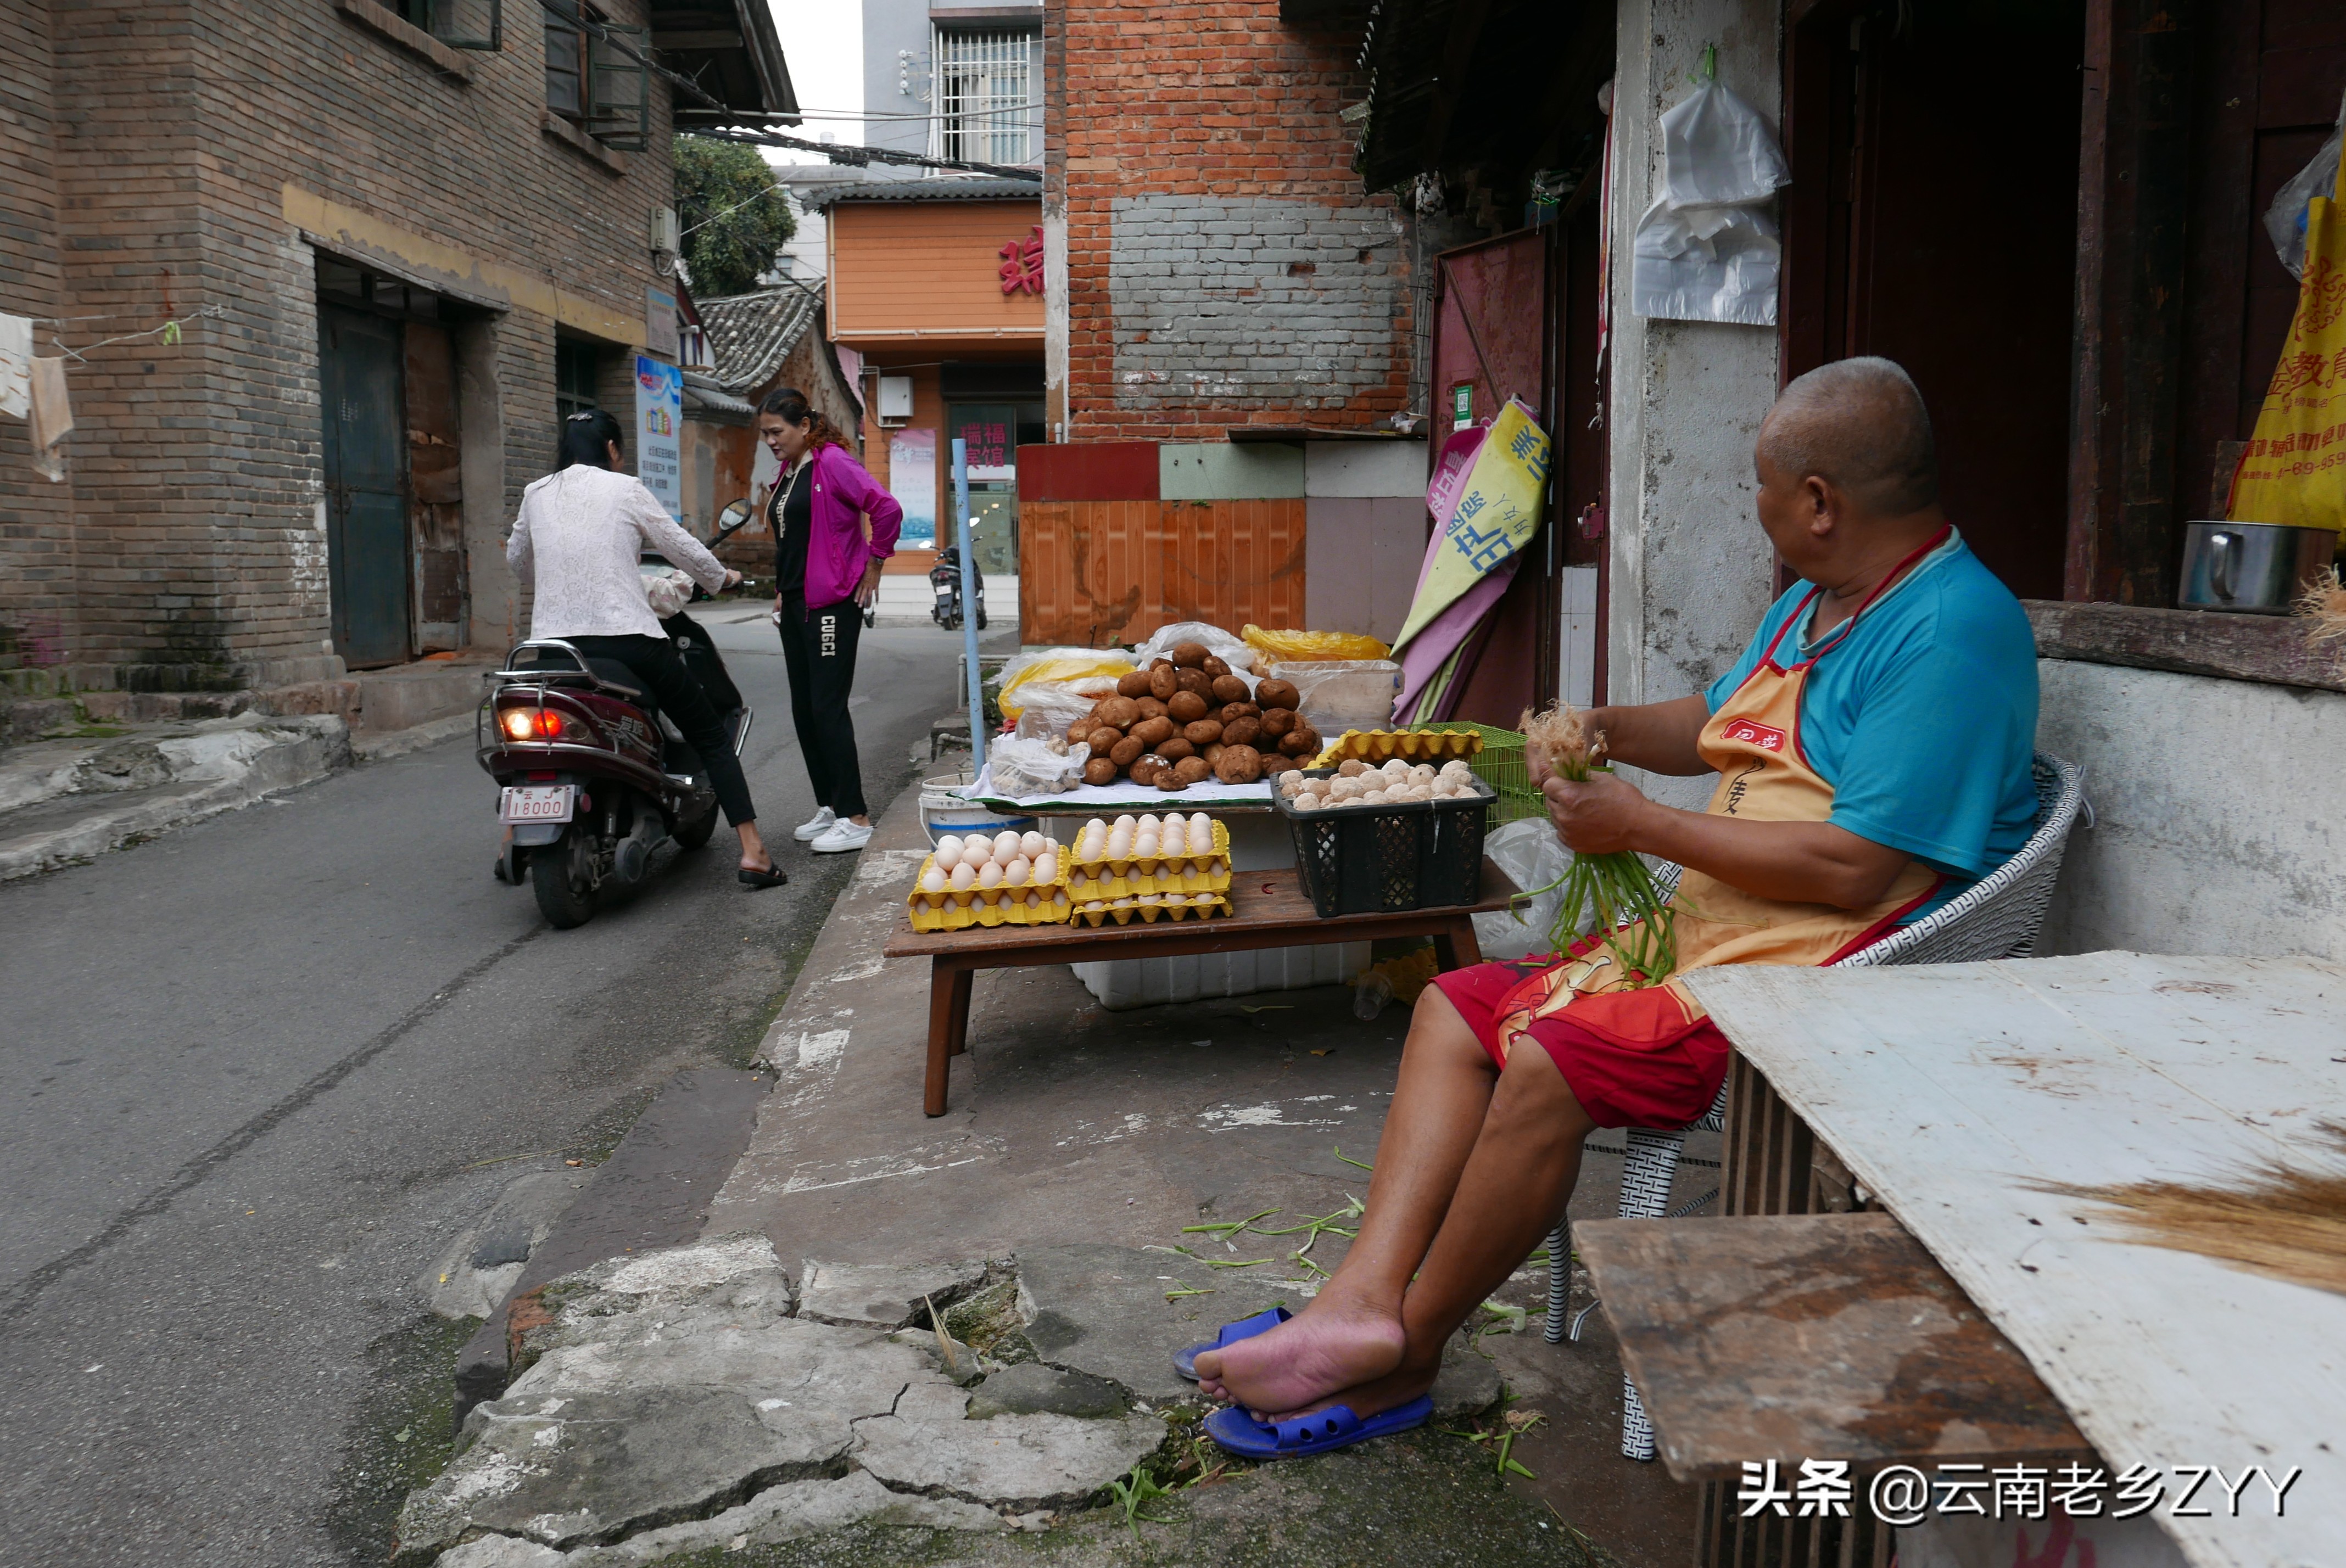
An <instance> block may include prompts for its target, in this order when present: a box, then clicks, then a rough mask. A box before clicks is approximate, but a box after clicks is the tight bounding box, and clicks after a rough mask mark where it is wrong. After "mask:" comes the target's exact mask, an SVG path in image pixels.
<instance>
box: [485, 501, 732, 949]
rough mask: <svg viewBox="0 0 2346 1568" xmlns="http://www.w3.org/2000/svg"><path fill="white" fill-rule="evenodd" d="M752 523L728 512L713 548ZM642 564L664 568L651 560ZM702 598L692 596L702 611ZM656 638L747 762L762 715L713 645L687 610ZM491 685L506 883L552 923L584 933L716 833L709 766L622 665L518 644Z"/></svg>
mask: <svg viewBox="0 0 2346 1568" xmlns="http://www.w3.org/2000/svg"><path fill="white" fill-rule="evenodd" d="M736 507H738V508H739V514H740V515H739V519H738V520H736V519H735V516H734V513H735V508H736ZM749 519H750V508H749V505H748V504H747V503H745V502H737V503H735V504H734V506H729V507H728V508H726V512H725V514H724V521H725V522H727V523H729V524H730V526H727V527H721V528H720V529H719V532H718V534H717V536H716V537H715V538H714V539H712V540H710V541H709V544H710V545H711V547H712V548H713V547H714V546H715V545H719V544H722V543H723V542H724V541H725V539H726V538H727V537H728V536H729V535H731V534H733V533H735V532H737V531H738V530H739V528H740V527H741V526H742V525H743V524H746V523H747V522H748V521H749ZM639 564H640V565H641V566H642V567H643V569H645V570H647V571H659V570H663V569H665V568H666V567H667V565H668V563H667V562H666V561H665V560H663V559H662V558H661V557H659V556H658V555H653V554H649V553H647V554H646V555H643V556H642V557H641V559H640V563H639ZM707 597H709V596H708V595H707V594H706V593H704V592H701V591H699V589H696V590H695V591H694V593H693V598H694V600H695V601H699V600H702V599H706V598H707ZM660 630H661V631H663V632H665V633H667V634H668V637H669V638H670V639H671V640H672V641H673V642H674V643H675V644H676V646H677V649H678V652H679V653H680V654H681V655H682V656H683V657H684V662H685V667H687V668H688V669H689V670H690V671H691V672H692V675H693V678H694V679H696V680H698V681H699V683H700V687H701V689H702V690H703V691H705V692H707V693H708V694H709V702H710V704H711V705H712V706H714V707H715V708H716V709H717V711H718V712H719V715H720V716H721V717H722V718H723V719H724V723H725V732H726V738H727V740H728V742H729V744H730V745H731V746H732V748H733V751H734V754H735V755H736V756H739V754H740V751H741V748H742V747H743V745H744V744H746V743H747V742H748V740H749V738H750V722H751V720H752V719H753V718H755V717H756V715H755V714H754V713H753V711H752V710H751V709H750V706H749V704H748V703H746V702H744V701H743V700H742V699H741V694H740V691H739V689H738V688H737V687H735V686H734V684H733V678H732V677H731V675H730V674H729V673H728V672H727V670H726V668H725V661H724V659H723V658H722V657H720V656H719V654H718V651H717V647H716V645H715V644H714V643H712V642H710V641H709V634H708V632H707V631H706V630H705V629H703V627H702V626H700V624H699V622H697V621H695V620H694V619H693V618H692V617H691V616H688V615H687V614H685V613H684V612H683V611H682V610H679V611H678V612H677V613H676V614H675V615H673V616H668V618H667V619H665V620H663V621H661V622H660ZM484 678H485V679H486V680H487V682H488V684H489V691H488V695H487V696H486V697H484V699H483V700H482V703H481V708H480V712H479V714H478V716H477V718H476V719H475V722H474V742H475V749H474V755H475V756H476V757H477V758H478V759H479V761H480V764H481V767H482V768H483V769H484V770H485V771H486V772H487V773H488V775H489V776H490V777H491V778H493V779H495V780H496V781H497V784H498V786H499V788H498V791H497V820H498V821H500V822H502V823H504V824H505V825H506V826H507V828H509V829H510V830H511V831H510V833H509V835H508V837H507V840H506V842H505V850H504V854H503V858H502V860H501V861H500V864H499V867H498V874H499V876H500V878H501V879H502V880H503V881H505V882H507V883H509V884H512V885H514V886H516V887H517V886H519V885H520V884H521V882H522V881H523V880H524V879H525V878H526V879H527V880H528V882H529V885H530V889H531V891H533V892H534V893H535V895H536V898H537V907H538V909H539V911H541V912H543V913H544V914H545V916H546V923H547V924H549V925H551V926H553V927H554V928H555V929H556V930H557V931H566V930H569V929H570V928H571V927H573V926H577V925H583V924H585V923H586V921H588V920H591V919H592V918H594V914H595V911H596V910H597V908H598V907H600V906H601V905H602V904H603V903H604V902H606V901H615V900H617V899H621V898H625V897H627V896H631V895H632V894H634V893H636V892H637V891H640V890H641V889H642V887H643V886H644V884H645V883H646V882H647V881H648V880H649V877H650V874H651V871H652V867H653V863H654V861H655V860H656V859H657V858H658V856H659V855H660V854H661V853H662V852H663V851H664V850H668V849H669V848H670V846H673V847H674V848H675V849H677V850H697V849H699V848H700V847H701V846H702V845H704V844H706V843H708V842H709V838H710V836H711V835H712V834H713V833H715V831H716V830H717V791H716V790H715V789H713V788H711V787H710V785H709V770H708V769H707V767H706V766H705V765H704V764H703V762H702V759H700V758H699V756H697V755H696V754H695V753H694V751H693V749H692V748H691V747H690V746H689V745H688V744H687V743H686V741H685V739H684V737H683V735H682V734H681V733H680V732H679V731H678V729H677V728H676V726H675V724H674V723H673V722H671V721H670V720H669V719H668V717H667V716H666V715H664V714H662V713H661V712H660V711H659V710H658V705H657V704H656V703H655V702H654V701H653V700H652V696H651V694H650V693H649V692H648V691H647V690H645V689H644V687H643V684H642V682H641V681H639V680H638V679H637V677H636V675H635V672H633V671H632V670H630V669H628V668H627V666H626V665H623V664H621V663H619V662H618V661H617V660H616V659H604V658H590V657H586V656H585V655H583V654H581V653H580V652H579V651H578V650H577V649H576V648H575V647H572V646H571V645H570V644H568V643H566V642H565V641H563V640H562V639H561V638H559V637H538V638H532V639H530V640H528V641H525V642H522V643H519V644H517V645H515V647H514V649H513V651H512V652H511V653H509V654H508V655H506V657H505V667H503V668H502V669H498V670H495V671H493V672H491V673H490V674H489V675H488V676H487V677H484Z"/></svg>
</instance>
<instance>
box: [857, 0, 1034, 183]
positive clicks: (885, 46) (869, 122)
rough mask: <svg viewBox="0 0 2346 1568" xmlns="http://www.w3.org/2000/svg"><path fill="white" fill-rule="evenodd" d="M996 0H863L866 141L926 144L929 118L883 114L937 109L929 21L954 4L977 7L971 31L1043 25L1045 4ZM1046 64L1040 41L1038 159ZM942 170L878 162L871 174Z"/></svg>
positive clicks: (947, 16) (909, 175) (922, 147)
mask: <svg viewBox="0 0 2346 1568" xmlns="http://www.w3.org/2000/svg"><path fill="white" fill-rule="evenodd" d="M1003 9H1004V8H1003V7H1001V6H999V5H995V4H994V3H993V0H959V3H956V0H936V3H935V4H934V5H931V4H930V3H929V0H863V113H864V115H865V119H864V122H863V145H864V146H866V147H885V148H897V149H899V150H901V151H903V152H926V151H927V150H928V147H929V127H928V122H927V121H926V120H925V119H923V118H882V117H883V116H926V115H929V114H933V113H934V112H935V105H936V94H935V92H934V90H933V86H932V81H931V75H930V73H931V70H932V68H933V65H934V61H933V59H932V58H931V43H932V39H931V36H930V25H931V23H932V21H933V20H934V21H945V22H948V23H949V22H950V21H951V19H952V17H953V15H954V12H955V11H973V10H974V11H976V12H979V13H983V15H973V16H971V17H970V18H969V19H968V20H967V22H966V23H965V24H964V25H965V26H966V28H967V29H968V30H969V31H971V32H1004V33H1011V32H1018V31H1021V30H1025V31H1029V32H1033V33H1035V34H1037V35H1039V34H1040V33H1041V32H1042V29H1043V7H1042V6H1041V5H1035V6H1034V7H1032V8H1031V10H1030V9H1027V8H1025V7H1021V8H1019V9H1018V10H1017V11H1016V12H1015V14H1012V15H1004V14H1002V11H1003ZM1042 77H1043V65H1042V50H1041V48H1040V46H1039V45H1038V46H1037V47H1036V49H1035V63H1034V67H1033V71H1032V73H1031V75H1030V76H1029V83H1030V86H1029V88H1028V94H1027V98H1028V102H1029V103H1030V104H1031V105H1032V106H1033V107H1032V108H1031V109H1030V110H1029V111H1028V125H1029V127H1030V129H1029V132H1028V136H1029V151H1030V152H1031V153H1032V155H1033V158H1034V159H1035V161H1036V162H1040V161H1041V159H1042V156H1043V81H1042ZM936 172H937V171H936V170H934V169H926V168H889V167H887V166H885V165H881V164H874V165H873V166H872V168H870V169H869V170H868V171H867V174H868V176H869V177H870V178H874V179H922V178H929V177H931V176H933V175H934V174H935V173H936Z"/></svg>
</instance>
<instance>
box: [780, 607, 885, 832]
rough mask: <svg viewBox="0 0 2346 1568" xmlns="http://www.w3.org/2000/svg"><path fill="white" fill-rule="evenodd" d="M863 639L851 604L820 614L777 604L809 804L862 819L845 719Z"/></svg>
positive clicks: (851, 727)
mask: <svg viewBox="0 0 2346 1568" xmlns="http://www.w3.org/2000/svg"><path fill="white" fill-rule="evenodd" d="M862 634H863V611H862V607H861V606H858V605H857V604H856V602H855V601H854V600H853V599H841V601H840V602H839V603H837V604H835V605H825V606H822V608H821V609H819V610H810V609H808V608H807V607H806V606H805V605H803V604H801V603H800V602H799V601H798V600H796V599H788V598H786V599H784V600H783V601H782V662H783V663H784V664H786V665H788V666H789V667H790V722H791V723H792V724H794V725H796V726H797V727H798V732H799V749H800V750H801V752H803V753H805V755H806V766H807V777H808V778H809V779H812V780H813V781H814V803H815V804H816V805H817V806H828V807H830V808H831V809H832V810H833V811H835V812H837V813H838V814H839V815H840V816H842V817H862V816H864V815H866V814H867V809H866V808H865V806H864V804H863V769H862V767H861V766H860V765H859V764H858V763H857V761H856V759H855V721H854V720H853V719H852V718H849V717H848V716H847V693H848V689H849V688H850V687H852V686H853V685H854V684H855V642H856V639H857V638H858V637H860V636H862Z"/></svg>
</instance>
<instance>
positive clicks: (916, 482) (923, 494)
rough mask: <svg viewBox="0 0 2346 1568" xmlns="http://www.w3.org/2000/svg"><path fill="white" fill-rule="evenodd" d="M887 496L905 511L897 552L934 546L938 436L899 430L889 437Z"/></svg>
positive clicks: (930, 433)
mask: <svg viewBox="0 0 2346 1568" xmlns="http://www.w3.org/2000/svg"><path fill="white" fill-rule="evenodd" d="M888 494H891V495H892V496H894V497H895V498H896V504H898V505H900V506H902V507H903V509H904V525H903V532H902V533H900V534H898V535H896V547H897V548H898V549H900V550H933V549H935V548H936V547H937V433H936V432H935V431H933V430H898V431H891V432H890V433H889V434H888Z"/></svg>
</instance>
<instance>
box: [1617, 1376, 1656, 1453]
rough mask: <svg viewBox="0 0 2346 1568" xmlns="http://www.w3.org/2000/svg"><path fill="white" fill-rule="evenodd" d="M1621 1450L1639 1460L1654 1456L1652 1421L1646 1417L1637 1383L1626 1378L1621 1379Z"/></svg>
mask: <svg viewBox="0 0 2346 1568" xmlns="http://www.w3.org/2000/svg"><path fill="white" fill-rule="evenodd" d="M1621 1452H1622V1454H1623V1455H1624V1456H1625V1457H1627V1458H1629V1459H1634V1460H1637V1461H1641V1462H1650V1461H1652V1459H1653V1457H1654V1423H1653V1422H1651V1421H1649V1420H1647V1419H1646V1407H1645V1404H1644V1403H1643V1401H1641V1400H1639V1399H1638V1398H1637V1384H1635V1383H1633V1382H1631V1381H1630V1380H1628V1379H1627V1378H1624V1379H1622V1380H1621Z"/></svg>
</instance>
